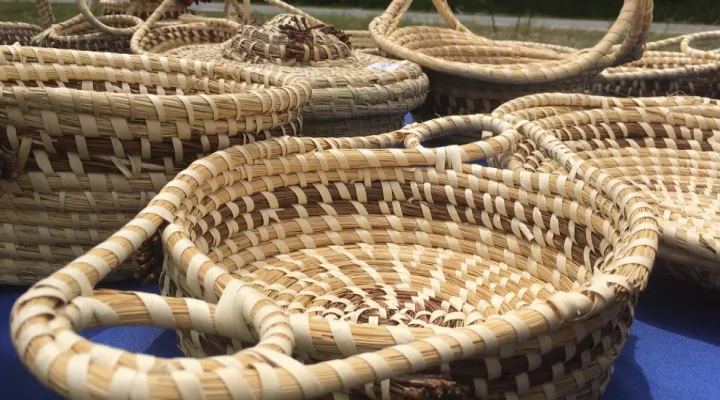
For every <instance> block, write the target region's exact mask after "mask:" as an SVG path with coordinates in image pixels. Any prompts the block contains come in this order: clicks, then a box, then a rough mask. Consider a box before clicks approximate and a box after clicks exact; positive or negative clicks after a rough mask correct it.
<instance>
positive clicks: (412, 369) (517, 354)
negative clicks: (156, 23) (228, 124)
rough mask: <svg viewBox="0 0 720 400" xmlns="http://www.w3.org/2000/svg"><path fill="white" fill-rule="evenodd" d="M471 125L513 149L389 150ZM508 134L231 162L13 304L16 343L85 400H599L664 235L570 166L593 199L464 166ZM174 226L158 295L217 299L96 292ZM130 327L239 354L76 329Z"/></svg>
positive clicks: (331, 148) (491, 123)
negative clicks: (140, 348) (153, 348)
mask: <svg viewBox="0 0 720 400" xmlns="http://www.w3.org/2000/svg"><path fill="white" fill-rule="evenodd" d="M467 129H471V130H490V131H493V132H498V133H501V137H500V138H493V139H490V140H489V141H488V142H481V143H476V144H475V145H474V146H471V147H466V149H467V150H468V151H460V150H459V148H458V147H450V148H442V149H436V150H428V149H422V148H417V149H416V148H412V149H399V148H397V146H398V145H399V144H401V142H402V141H403V140H405V141H406V142H407V144H408V145H411V146H412V145H413V142H417V141H421V140H425V139H426V138H427V137H430V136H433V135H434V134H436V133H437V132H438V131H442V132H443V133H452V132H453V131H457V130H467ZM536 133H537V132H536ZM517 136H518V132H516V131H515V130H514V129H513V127H512V125H510V124H508V123H505V122H502V121H499V120H496V119H492V118H489V117H483V116H467V117H453V118H448V119H442V120H437V121H432V122H430V123H428V124H425V125H415V126H413V127H412V129H408V130H406V131H401V132H395V133H392V134H386V135H381V136H374V137H361V138H327V139H323V138H278V139H272V140H270V141H266V142H258V143H253V144H248V145H245V146H237V147H233V148H230V149H227V150H223V151H220V152H218V153H216V154H213V155H211V156H209V157H207V158H204V159H202V160H199V161H197V162H195V163H193V164H192V165H191V166H190V167H189V168H188V169H187V170H186V171H184V172H182V173H180V174H179V175H178V176H177V177H176V178H175V179H174V180H173V181H172V182H171V183H169V184H168V185H167V186H166V187H165V188H164V189H163V190H162V192H161V193H160V194H159V195H158V196H157V197H155V198H154V199H153V200H152V201H151V203H150V204H149V205H148V207H147V208H145V209H144V210H142V211H141V212H140V213H139V214H138V216H137V217H136V219H134V220H133V221H131V222H130V223H128V224H127V225H126V226H125V227H124V228H123V229H121V230H120V231H118V232H117V233H116V234H114V235H113V236H112V237H111V238H109V239H108V240H107V241H106V242H104V243H102V244H101V245H99V246H97V247H96V248H95V249H93V250H91V251H90V252H89V253H88V254H86V255H85V256H83V257H81V258H79V259H77V260H75V261H74V262H72V263H70V264H69V265H68V266H66V267H65V268H63V269H62V270H61V271H59V272H57V273H55V274H53V275H52V276H51V277H50V278H48V279H46V280H43V281H42V282H39V283H38V284H37V285H36V286H35V287H34V288H32V289H31V290H30V291H29V292H28V293H27V294H25V295H24V296H22V297H21V298H20V299H18V302H17V303H16V306H15V308H14V310H13V312H12V337H13V340H14V343H15V348H16V349H17V351H18V352H19V354H20V357H21V359H22V360H23V361H24V362H25V363H26V365H27V366H28V367H29V368H30V370H31V371H32V372H33V373H34V374H35V375H36V376H38V378H39V379H40V380H41V381H42V382H43V383H45V384H46V385H48V386H49V387H50V388H52V389H53V390H55V391H57V392H59V393H60V394H62V395H65V396H69V397H78V398H79V397H92V398H99V399H104V398H127V397H130V396H132V397H133V398H190V397H192V398H205V399H226V398H258V399H260V398H268V399H269V398H287V399H300V398H318V397H321V396H323V395H327V394H330V393H334V394H335V397H337V398H348V396H350V397H353V398H354V397H374V398H444V397H448V396H450V397H452V398H462V397H469V396H477V397H486V398H496V397H510V398H515V397H530V398H556V397H567V396H569V397H579V398H595V397H598V396H599V395H600V393H601V392H602V390H603V389H604V388H605V385H606V384H607V381H608V379H609V377H610V375H611V373H612V363H613V361H614V360H615V358H616V357H617V353H618V351H619V350H620V348H621V347H622V345H623V343H624V341H625V339H626V337H627V334H628V327H629V324H630V323H631V321H632V308H633V304H634V303H635V300H636V298H637V294H638V292H639V290H640V289H642V288H643V286H644V285H645V283H646V279H647V276H648V273H649V270H650V268H651V266H652V264H653V261H654V257H655V248H656V246H657V239H658V236H657V235H658V234H657V224H656V221H655V219H654V218H653V217H652V213H651V210H650V209H649V207H648V206H647V205H646V204H645V203H643V202H642V197H641V195H640V194H638V193H636V192H634V191H633V190H632V189H631V188H630V187H628V186H626V185H624V184H622V183H620V182H619V181H618V180H614V179H606V178H607V176H606V175H604V174H601V173H599V172H598V171H597V170H592V169H589V168H586V167H585V164H584V163H582V161H580V160H578V159H577V158H575V157H566V156H565V154H559V155H558V161H559V162H561V163H565V162H568V163H575V164H576V165H577V167H578V168H577V170H578V173H577V174H576V175H577V177H578V178H583V179H587V181H588V182H589V183H586V182H585V181H583V180H571V179H568V177H566V176H558V175H550V174H533V173H529V172H511V171H507V170H497V169H491V168H482V167H473V168H470V167H468V166H466V165H464V164H463V162H464V161H468V160H469V159H472V158H482V157H488V156H493V155H497V154H498V153H501V152H503V151H505V150H507V149H508V148H509V147H510V146H511V145H512V144H513V143H514V141H515V140H516V138H517ZM536 136H537V138H539V137H541V136H548V134H547V133H544V132H539V133H538V134H537V135H536ZM550 139H552V138H550ZM393 147H395V148H393ZM373 149H374V150H373ZM469 150H472V151H469ZM167 222H169V223H170V224H169V225H168V226H167V227H166V228H165V229H164V233H163V242H164V245H165V248H166V253H167V255H168V261H167V266H166V267H167V278H168V280H169V281H170V282H173V281H174V282H176V287H175V288H170V287H166V290H173V291H178V290H182V291H183V292H184V293H187V294H190V295H192V296H193V297H196V298H202V299H205V300H206V301H207V302H203V301H201V300H196V299H191V298H185V299H180V298H168V297H160V296H155V295H150V294H145V293H131V292H113V291H101V292H95V293H93V292H92V287H93V286H95V284H96V283H97V282H98V281H100V280H102V279H103V278H104V277H105V275H106V274H107V273H108V271H110V270H112V269H113V268H115V266H116V265H117V264H118V263H121V262H123V260H125V259H126V258H127V256H128V255H129V254H131V253H132V252H133V251H134V250H136V249H137V248H138V247H139V246H140V244H141V243H142V242H143V241H144V240H146V239H147V238H148V237H149V236H151V235H153V234H154V233H155V232H156V231H157V230H158V227H159V226H160V225H163V224H165V223H167ZM123 324H133V325H141V324H143V325H144V324H149V325H157V326H162V327H166V328H176V329H181V330H186V331H187V330H193V331H195V332H196V333H194V334H193V333H191V334H189V335H188V340H189V341H193V340H194V339H195V338H198V339H199V340H203V338H206V339H208V340H210V339H211V338H213V339H212V340H220V339H216V337H217V336H223V337H226V338H227V339H226V340H225V342H224V344H225V346H222V347H221V348H219V349H207V348H203V351H205V352H208V353H212V354H216V355H212V356H208V357H207V358H204V359H190V358H181V359H163V358H154V357H153V358H148V357H147V356H139V355H133V354H128V353H124V352H121V351H118V350H116V349H113V348H109V347H106V346H98V345H93V344H91V343H89V342H88V341H87V340H85V339H83V338H82V337H80V336H79V335H77V334H76V333H74V332H73V331H74V330H79V329H83V328H86V327H89V326H95V325H104V326H115V325H123ZM253 344H254V347H253ZM241 348H242V349H241ZM290 354H295V355H296V356H297V357H298V358H299V359H301V360H303V361H306V362H308V364H305V365H303V364H301V363H300V362H298V361H296V360H294V359H293V358H290V357H289V355H290ZM70 371H73V372H72V373H69V372H70Z"/></svg>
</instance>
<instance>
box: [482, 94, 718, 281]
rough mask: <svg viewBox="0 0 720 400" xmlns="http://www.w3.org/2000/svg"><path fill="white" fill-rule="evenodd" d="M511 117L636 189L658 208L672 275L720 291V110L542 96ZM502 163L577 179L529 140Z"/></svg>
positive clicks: (711, 105) (683, 101)
mask: <svg viewBox="0 0 720 400" xmlns="http://www.w3.org/2000/svg"><path fill="white" fill-rule="evenodd" d="M495 114H496V115H497V116H502V115H506V114H512V115H515V116H517V117H518V118H520V119H528V120H534V121H535V123H536V124H537V125H539V126H541V127H543V128H545V129H547V130H548V131H549V132H551V133H552V134H553V135H554V136H556V137H557V138H558V139H560V140H561V141H562V142H563V143H564V144H565V145H567V146H568V147H569V148H570V149H572V150H573V151H575V152H577V155H578V157H579V158H581V159H583V160H586V161H587V163H589V164H590V165H592V166H593V167H596V168H599V169H600V170H601V171H603V172H604V173H606V174H607V175H608V176H609V177H612V178H614V179H618V180H620V181H622V182H625V183H626V184H628V185H630V186H632V187H633V188H634V190H636V191H638V193H641V194H642V196H643V198H645V199H646V200H647V201H648V202H649V203H650V204H651V205H652V206H653V207H654V210H655V216H656V217H657V219H658V224H659V226H660V229H661V238H662V240H663V246H662V247H661V249H660V252H659V256H660V259H661V260H662V261H664V262H665V263H666V264H667V265H668V266H669V267H670V270H671V272H672V273H673V274H674V275H676V276H678V277H680V278H683V279H686V280H691V281H693V282H696V283H697V284H700V285H702V286H705V287H711V288H716V289H717V288H720V267H719V265H720V264H719V262H720V258H719V257H718V254H720V217H719V215H720V207H718V197H719V196H720V181H719V180H718V176H719V173H720V167H719V165H720V164H719V163H718V162H720V157H718V151H720V145H718V143H717V140H716V137H717V132H718V131H720V123H719V121H720V105H719V104H718V102H717V101H714V100H709V99H706V98H699V97H658V98H634V99H619V98H612V97H599V96H585V95H565V94H543V95H536V96H528V97H524V98H520V99H517V100H514V101H512V102H509V103H507V104H505V105H503V106H502V107H500V108H498V110H496V112H495ZM500 165H501V166H503V167H506V168H509V169H511V170H514V171H523V170H524V171H533V172H535V171H537V172H552V173H555V174H563V175H564V174H567V173H569V174H570V175H572V174H573V171H572V170H568V169H567V168H563V166H559V165H558V164H557V163H556V162H555V161H554V160H553V159H552V158H550V157H549V156H548V155H547V152H545V151H542V150H541V149H539V144H538V143H536V142H533V141H531V140H526V141H524V142H523V143H521V144H520V145H518V146H517V148H516V151H515V152H514V153H512V155H511V156H505V157H501V159H500Z"/></svg>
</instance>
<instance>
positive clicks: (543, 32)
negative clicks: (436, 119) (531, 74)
mask: <svg viewBox="0 0 720 400" xmlns="http://www.w3.org/2000/svg"><path fill="white" fill-rule="evenodd" d="M53 11H54V13H55V19H56V21H58V22H60V21H65V20H67V19H69V18H72V17H74V16H75V15H77V14H78V11H77V8H76V7H75V5H74V4H66V3H55V4H53ZM213 14H215V13H211V14H210V15H212V16H221V15H219V14H215V15H213ZM253 16H254V17H256V18H258V19H259V20H264V19H268V18H270V17H272V16H273V15H272V14H260V13H255V14H253ZM318 17H319V18H320V19H322V20H323V21H325V22H326V23H329V24H332V25H335V26H337V27H338V28H341V29H356V30H360V29H367V27H368V25H369V23H370V20H371V18H357V17H351V16H342V15H325V16H322V15H320V16H318ZM37 19H38V14H37V10H36V9H35V6H34V3H32V2H31V1H9V2H0V21H21V22H29V23H36V22H37ZM467 27H468V28H470V29H471V30H472V31H473V32H475V33H477V34H479V35H481V36H485V37H488V38H494V39H504V40H522V41H532V42H542V43H551V44H559V45H564V46H570V47H577V48H583V47H590V46H592V45H594V44H595V43H597V41H598V40H599V39H600V38H601V37H602V36H603V34H604V33H603V32H601V31H585V30H576V29H553V28H547V27H533V26H532V24H529V23H528V22H527V21H524V22H522V23H518V24H517V25H516V26H514V27H496V28H495V29H494V28H493V27H492V26H488V25H467ZM668 36H669V35H658V34H655V35H652V34H651V35H650V40H657V39H662V38H664V37H668Z"/></svg>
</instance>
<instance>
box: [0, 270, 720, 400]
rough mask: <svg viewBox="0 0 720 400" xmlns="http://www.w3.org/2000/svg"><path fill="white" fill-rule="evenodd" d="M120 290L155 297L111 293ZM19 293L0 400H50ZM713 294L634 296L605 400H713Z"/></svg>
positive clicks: (677, 285)
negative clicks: (16, 339) (18, 323)
mask: <svg viewBox="0 0 720 400" xmlns="http://www.w3.org/2000/svg"><path fill="white" fill-rule="evenodd" d="M113 288H117V289H123V290H146V291H156V290H157V289H150V290H148V289H147V288H144V289H143V288H135V287H131V286H128V285H125V286H115V287H113ZM21 293H22V289H18V288H11V287H0V315H3V316H4V317H3V318H2V319H0V332H1V333H0V388H2V389H1V390H2V393H1V394H0V398H3V399H23V398H24V399H39V398H42V399H56V398H58V397H57V396H55V395H53V394H52V393H51V392H49V391H48V390H46V389H45V388H44V387H43V386H42V385H41V384H40V383H38V381H37V380H36V379H35V378H34V377H32V376H31V375H30V374H29V373H28V372H27V371H26V370H25V368H24V367H23V366H22V365H21V363H20V361H19V359H18V357H17V355H16V354H15V350H14V348H13V347H12V343H11V341H10V338H9V326H8V316H9V313H10V309H11V307H12V304H13V303H14V301H15V299H16V298H17V297H18V296H19V295H20V294H21ZM718 300H720V292H711V291H706V290H703V289H698V288H696V287H694V286H692V285H689V284H685V283H681V282H677V281H675V280H673V279H672V278H670V277H666V276H654V277H653V278H652V279H651V282H650V287H649V288H648V290H647V291H646V292H645V293H644V294H643V295H642V296H641V298H640V304H639V307H638V310H637V313H636V315H635V317H636V320H635V322H634V324H633V326H632V329H631V336H630V339H629V340H628V342H627V344H626V345H625V348H624V350H623V352H622V354H621V356H620V358H619V360H618V361H617V362H616V367H615V375H614V377H613V379H612V381H611V383H610V386H609V387H608V391H607V393H606V395H605V398H607V399H628V400H630V399H632V400H644V399H657V400H665V399H667V400H671V399H672V400H675V399H717V398H718V391H719V390H720V378H719V377H718V371H720V319H719V318H717V315H718V313H717V304H718ZM82 334H83V336H85V337H86V338H88V339H91V340H92V341H94V342H97V343H102V344H106V345H112V346H115V347H120V348H122V349H125V350H128V351H134V352H142V353H146V354H152V355H155V356H163V357H173V356H179V355H181V353H180V350H179V349H178V347H177V342H176V340H175V334H174V332H172V331H169V330H163V329H156V328H139V327H127V328H109V329H103V328H96V329H89V330H87V331H85V332H82Z"/></svg>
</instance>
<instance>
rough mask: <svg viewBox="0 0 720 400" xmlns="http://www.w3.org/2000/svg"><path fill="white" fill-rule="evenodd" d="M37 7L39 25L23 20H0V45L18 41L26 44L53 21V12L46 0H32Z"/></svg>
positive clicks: (23, 44)
mask: <svg viewBox="0 0 720 400" xmlns="http://www.w3.org/2000/svg"><path fill="white" fill-rule="evenodd" d="M33 1H34V3H35V6H36V7H37V9H38V17H39V22H40V26H38V25H35V24H27V23H24V22H0V45H4V44H15V43H19V44H20V45H22V46H27V45H28V44H30V41H31V40H32V38H33V37H35V36H37V35H38V34H39V33H40V32H42V31H43V29H45V28H48V27H50V25H52V23H53V13H52V8H51V6H50V2H49V1H48V0H33Z"/></svg>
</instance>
